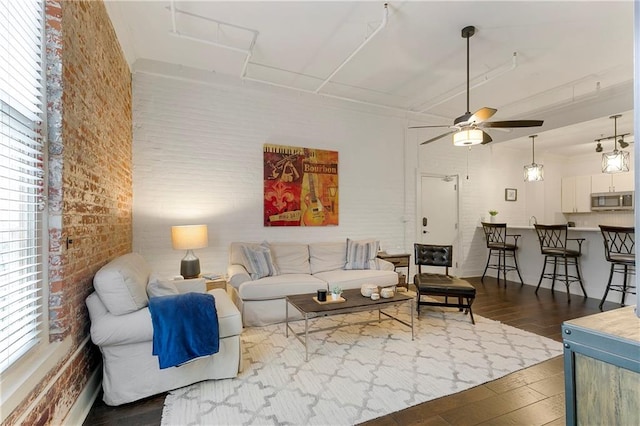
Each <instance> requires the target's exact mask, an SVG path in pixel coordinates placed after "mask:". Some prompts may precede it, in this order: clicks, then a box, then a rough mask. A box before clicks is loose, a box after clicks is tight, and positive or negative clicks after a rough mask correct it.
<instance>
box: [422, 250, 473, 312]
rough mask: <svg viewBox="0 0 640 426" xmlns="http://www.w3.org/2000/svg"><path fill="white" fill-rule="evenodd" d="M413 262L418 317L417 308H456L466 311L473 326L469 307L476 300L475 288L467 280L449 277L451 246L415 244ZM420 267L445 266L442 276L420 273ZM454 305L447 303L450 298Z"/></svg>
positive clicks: (451, 256)
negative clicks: (435, 297) (415, 272)
mask: <svg viewBox="0 0 640 426" xmlns="http://www.w3.org/2000/svg"><path fill="white" fill-rule="evenodd" d="M414 249H415V257H414V258H415V262H416V265H417V266H418V273H417V274H416V275H415V276H414V277H413V283H414V284H415V286H416V290H417V292H418V296H417V303H416V307H417V310H418V315H420V306H421V305H422V306H442V307H454V308H459V310H460V311H462V310H463V309H464V310H465V314H466V313H467V312H469V317H470V318H471V323H472V324H475V320H474V319H473V312H472V311H471V304H472V303H473V301H474V300H475V298H476V289H475V287H474V286H473V285H471V284H470V283H469V282H468V281H466V280H463V279H460V278H456V277H452V276H450V275H449V267H451V265H452V258H453V246H446V245H445V246H439V245H431V244H414ZM423 266H437V267H444V268H445V273H444V274H435V273H428V272H424V273H423V272H422V267H423ZM422 296H425V297H426V296H437V297H444V302H442V301H441V300H433V299H431V300H422ZM450 297H451V298H453V299H455V300H457V302H449V298H450Z"/></svg>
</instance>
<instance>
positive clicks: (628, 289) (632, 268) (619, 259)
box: [599, 225, 636, 310]
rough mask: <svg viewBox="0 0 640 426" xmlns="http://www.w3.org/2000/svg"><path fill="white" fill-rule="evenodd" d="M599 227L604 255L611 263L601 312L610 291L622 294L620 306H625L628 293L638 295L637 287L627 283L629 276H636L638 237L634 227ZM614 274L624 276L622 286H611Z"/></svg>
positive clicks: (601, 303) (601, 302)
mask: <svg viewBox="0 0 640 426" xmlns="http://www.w3.org/2000/svg"><path fill="white" fill-rule="evenodd" d="M599 226H600V232H602V238H603V239H604V255H605V257H606V258H607V261H609V262H610V263H611V272H609V282H608V283H607V288H606V289H605V291H604V296H602V300H601V301H600V310H602V305H603V304H604V301H605V299H606V298H607V294H609V290H613V291H619V292H621V293H622V299H621V300H620V306H624V297H625V296H626V294H627V293H630V294H636V292H635V290H636V286H635V285H633V284H630V283H627V281H628V277H629V275H635V274H636V254H635V246H636V237H635V228H634V227H633V226H631V227H626V226H607V225H599ZM614 272H615V273H620V274H623V278H622V284H611V282H612V281H613V274H614Z"/></svg>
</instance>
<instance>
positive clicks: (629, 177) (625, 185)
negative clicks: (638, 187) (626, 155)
mask: <svg viewBox="0 0 640 426" xmlns="http://www.w3.org/2000/svg"><path fill="white" fill-rule="evenodd" d="M633 188H634V184H633V173H632V172H625V173H612V174H608V173H600V174H599V175H592V176H591V192H593V193H596V192H623V191H633Z"/></svg>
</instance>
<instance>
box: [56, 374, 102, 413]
mask: <svg viewBox="0 0 640 426" xmlns="http://www.w3.org/2000/svg"><path fill="white" fill-rule="evenodd" d="M101 387H102V364H100V365H99V366H98V368H96V369H95V370H94V371H93V373H92V374H91V377H89V380H88V381H87V384H86V386H85V387H84V389H82V392H80V395H78V399H76V402H75V403H74V404H73V406H72V407H71V410H69V413H68V414H67V417H66V418H65V419H64V424H65V425H68V426H80V425H82V424H83V423H84V421H85V419H86V418H87V416H88V415H89V411H91V407H92V406H93V403H94V402H95V400H96V398H97V397H98V395H99V394H100V389H101Z"/></svg>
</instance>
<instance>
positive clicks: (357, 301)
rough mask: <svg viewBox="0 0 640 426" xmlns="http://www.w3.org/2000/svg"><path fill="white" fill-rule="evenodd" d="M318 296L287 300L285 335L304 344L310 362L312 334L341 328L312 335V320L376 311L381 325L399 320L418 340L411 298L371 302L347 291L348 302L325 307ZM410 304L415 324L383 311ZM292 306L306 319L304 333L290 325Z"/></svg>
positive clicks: (304, 296)
mask: <svg viewBox="0 0 640 426" xmlns="http://www.w3.org/2000/svg"><path fill="white" fill-rule="evenodd" d="M314 296H315V294H313V293H312V294H296V295H291V296H287V299H286V319H285V335H286V337H289V330H291V332H292V333H293V336H294V337H295V338H296V339H298V340H299V341H300V343H302V344H303V345H304V350H305V361H308V360H309V345H308V336H309V333H315V332H318V331H324V330H331V329H335V328H338V327H340V326H334V327H326V328H322V329H317V330H312V331H309V320H310V319H313V318H317V317H323V316H329V315H339V314H349V313H353V312H363V311H374V310H376V309H377V310H378V322H380V321H382V315H385V316H386V317H388V318H389V319H392V320H396V321H398V322H399V323H401V324H404V325H406V326H407V327H411V340H414V334H413V297H412V296H409V295H407V294H403V293H398V292H396V294H395V295H394V296H393V297H390V298H388V299H383V298H380V299H378V300H371V299H370V298H368V297H364V296H363V295H362V294H361V293H360V289H353V290H345V291H344V292H343V293H342V297H343V298H344V299H346V300H345V301H344V302H339V303H325V304H321V303H318V302H316V301H315V300H313V297H314ZM407 302H409V312H410V313H411V322H410V323H409V322H406V321H403V320H401V319H399V318H398V317H395V316H393V315H390V314H388V313H386V312H383V311H382V309H384V308H388V307H391V306H396V305H400V304H403V303H407ZM289 305H291V306H293V307H294V308H296V309H297V310H298V311H300V313H301V314H302V315H303V316H304V331H303V332H302V331H301V332H297V331H295V330H294V329H293V328H292V327H291V324H290V323H289ZM369 322H372V321H360V322H357V323H351V324H348V325H353V324H362V323H369ZM302 335H304V340H303V339H302V337H301V336H302Z"/></svg>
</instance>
